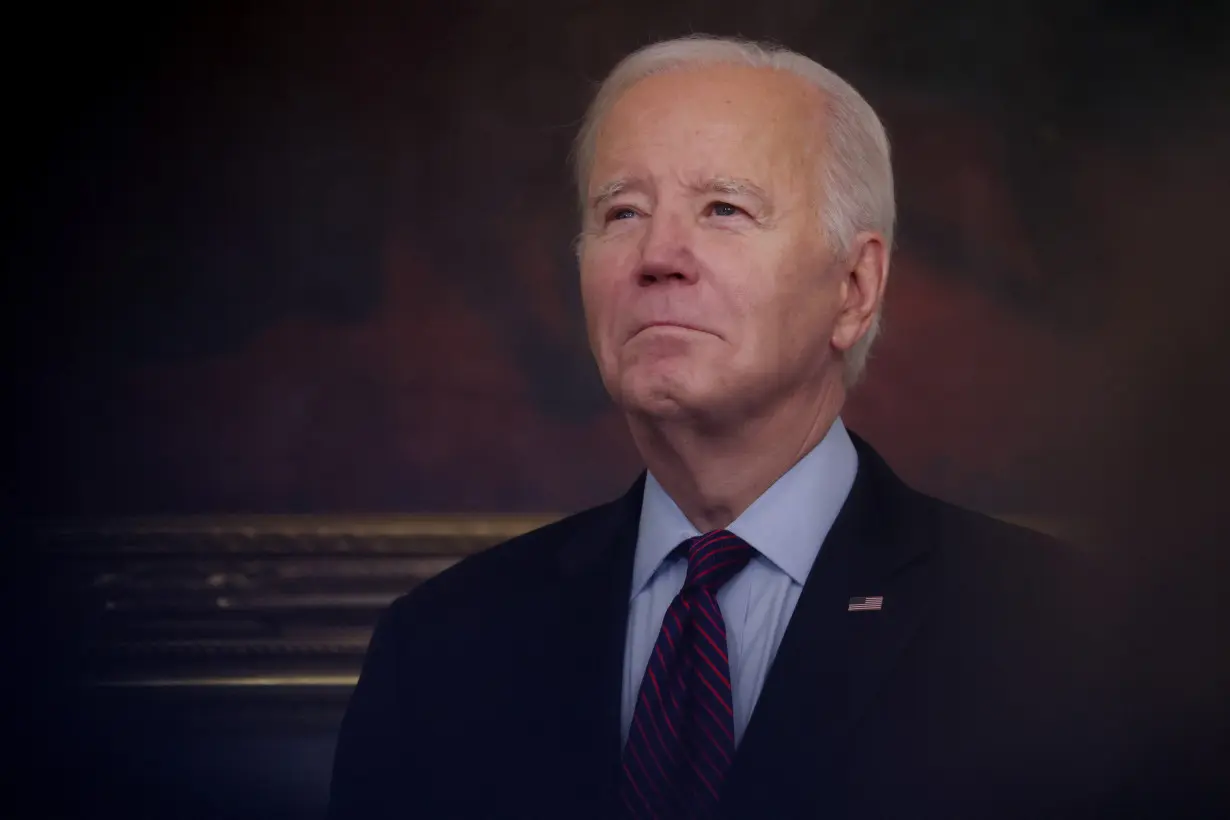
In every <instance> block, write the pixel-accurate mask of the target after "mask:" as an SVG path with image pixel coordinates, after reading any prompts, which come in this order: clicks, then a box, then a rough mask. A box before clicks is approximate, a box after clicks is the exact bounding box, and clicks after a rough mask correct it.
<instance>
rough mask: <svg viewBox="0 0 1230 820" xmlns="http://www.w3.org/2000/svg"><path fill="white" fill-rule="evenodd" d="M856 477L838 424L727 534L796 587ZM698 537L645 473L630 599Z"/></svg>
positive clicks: (849, 444)
mask: <svg viewBox="0 0 1230 820" xmlns="http://www.w3.org/2000/svg"><path fill="white" fill-rule="evenodd" d="M857 472H858V453H857V452H856V451H855V449H854V442H853V441H851V440H850V434H849V433H848V432H847V431H846V428H845V425H844V424H842V422H841V419H837V420H836V421H834V422H833V426H832V427H830V428H829V431H828V433H827V434H826V435H825V437H824V438H823V439H822V440H821V441H820V443H819V444H817V445H816V446H815V447H814V448H813V449H812V450H811V452H809V453H808V454H807V455H805V456H803V458H801V459H799V461H798V463H796V464H795V465H794V466H793V467H791V468H790V469H789V470H788V471H786V473H785V474H784V475H783V476H782V477H781V478H779V479H777V481H775V482H774V483H773V485H772V486H770V487H769V489H767V490H765V492H764V493H763V494H762V495H761V496H760V497H759V498H757V499H756V500H755V501H754V502H752V505H751V506H750V507H748V508H747V509H746V510H744V511H743V514H742V515H740V516H739V517H738V518H736V519H735V520H734V522H733V523H732V524H731V525H730V526H729V527H727V529H728V530H730V531H731V532H733V533H734V534H735V535H737V536H739V537H740V538H742V539H743V540H744V541H746V542H748V543H749V544H751V545H752V546H753V547H755V548H756V551H757V552H758V553H759V554H760V555H761V556H763V557H764V558H765V559H767V560H769V561H770V562H771V563H773V564H774V565H775V566H777V568H778V569H780V570H781V571H782V572H784V573H786V574H787V575H789V576H790V577H791V579H793V580H794V582H795V583H797V584H799V585H802V584H803V583H804V582H805V581H806V580H807V575H808V573H809V572H810V571H811V566H812V563H813V562H814V561H815V560H816V555H818V554H819V552H820V545H821V544H822V543H823V542H824V539H825V537H826V536H827V535H828V532H829V529H830V528H831V527H832V526H833V521H835V520H836V518H837V513H838V512H840V511H841V507H842V505H843V504H845V502H846V496H848V495H849V494H850V488H851V487H852V486H853V485H854V476H855V474H856V473H857ZM700 534H701V533H700V532H699V531H698V530H697V529H696V527H694V526H693V525H692V522H690V521H688V519H687V516H685V515H684V514H683V511H682V510H680V509H679V506H678V505H677V504H675V502H674V500H673V499H672V498H671V497H670V496H669V495H667V493H666V490H664V489H663V488H662V485H661V484H659V483H658V480H657V479H656V478H654V476H653V473H650V474H648V475H647V476H646V477H645V494H644V497H643V499H642V502H641V520H640V529H639V531H638V533H637V541H636V556H635V558H634V559H633V565H632V597H636V596H637V595H638V594H639V593H640V591H641V590H642V589H644V588H645V585H646V584H648V583H649V581H650V579H651V578H653V576H654V574H655V573H656V572H657V571H658V567H659V566H661V564H662V562H663V561H664V560H665V559H666V557H667V556H668V555H670V553H671V551H672V550H674V549H675V547H677V546H679V544H680V543H681V542H682V541H684V540H686V539H688V538H693V537H695V536H697V535H700Z"/></svg>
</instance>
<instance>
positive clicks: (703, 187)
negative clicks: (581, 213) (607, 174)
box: [589, 177, 769, 209]
mask: <svg viewBox="0 0 1230 820" xmlns="http://www.w3.org/2000/svg"><path fill="white" fill-rule="evenodd" d="M646 187H648V185H647V183H646V182H645V180H643V179H640V178H634V177H625V178H622V179H615V180H611V181H610V182H607V183H605V184H604V185H601V186H600V187H599V188H598V190H596V191H595V192H594V194H593V195H592V196H591V197H590V198H589V207H590V208H591V209H596V208H598V207H600V206H601V205H602V204H603V203H604V202H606V201H607V200H609V199H612V198H614V197H616V196H618V195H619V194H622V193H624V192H625V191H636V190H644V189H645V188H646ZM688 190H690V191H692V192H693V193H697V194H722V195H724V196H749V197H752V198H753V199H756V200H757V201H759V202H760V204H761V205H763V206H767V205H768V204H769V196H768V194H766V193H765V191H764V189H763V188H761V187H760V186H759V185H757V184H756V183H754V182H752V181H751V180H750V179H744V178H742V177H710V178H709V179H706V180H702V181H700V182H696V183H692V184H690V185H688Z"/></svg>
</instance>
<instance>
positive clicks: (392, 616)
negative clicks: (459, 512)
mask: <svg viewBox="0 0 1230 820" xmlns="http://www.w3.org/2000/svg"><path fill="white" fill-rule="evenodd" d="M619 503H620V502H619V501H613V502H609V503H607V504H603V505H600V506H597V507H592V508H590V509H588V510H584V511H582V512H579V513H575V514H573V515H570V516H567V517H566V518H563V519H560V520H559V521H555V522H553V523H551V524H547V525H545V526H542V527H539V528H537V529H534V530H531V531H529V532H527V533H524V534H522V535H518V536H516V537H514V538H510V539H508V540H506V541H503V542H500V543H498V544H495V545H494V546H491V547H489V548H487V549H484V550H482V551H481V552H477V553H474V554H473V555H469V556H467V557H466V558H464V559H462V560H461V561H459V562H458V563H456V564H454V565H453V566H451V567H449V568H448V569H446V570H444V571H442V572H440V573H439V574H437V575H435V576H433V577H431V578H428V579H426V580H425V581H423V582H422V583H421V584H419V585H418V586H416V587H415V588H414V589H412V590H410V591H409V592H406V593H405V594H403V595H401V596H400V597H399V598H397V599H396V600H395V601H394V602H393V603H392V604H391V605H390V607H389V609H388V612H387V613H386V616H385V618H386V620H388V621H391V622H392V624H393V625H398V624H401V625H407V624H408V623H409V622H410V621H412V620H413V621H415V622H418V623H432V624H435V625H444V624H447V623H450V622H456V621H458V620H467V619H475V620H477V619H483V618H486V617H487V616H488V614H489V613H490V612H492V611H501V612H508V611H509V604H513V605H514V607H513V608H514V609H520V608H523V607H524V606H525V604H526V602H527V601H530V600H533V599H535V598H541V597H543V596H544V595H547V594H549V593H550V592H551V590H552V588H554V587H557V586H558V584H560V583H561V569H562V567H563V565H564V561H565V559H566V555H567V553H568V552H569V550H570V549H572V548H573V546H574V545H575V544H578V543H584V542H586V541H590V540H593V539H594V538H595V536H596V535H598V534H600V533H601V532H602V531H603V530H604V528H605V527H606V526H608V522H609V521H610V520H611V518H612V517H614V516H617V515H618V513H619V510H618V509H617V508H618V505H619Z"/></svg>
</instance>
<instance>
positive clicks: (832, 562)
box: [331, 38, 1149, 820]
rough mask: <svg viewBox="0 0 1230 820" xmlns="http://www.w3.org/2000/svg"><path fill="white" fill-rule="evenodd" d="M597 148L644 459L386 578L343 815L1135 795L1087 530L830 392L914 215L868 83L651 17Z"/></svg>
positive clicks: (621, 344)
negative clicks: (1041, 530)
mask: <svg viewBox="0 0 1230 820" xmlns="http://www.w3.org/2000/svg"><path fill="white" fill-rule="evenodd" d="M576 156H577V168H576V171H577V181H578V184H579V189H580V199H581V208H582V220H583V230H582V233H581V236H580V240H579V248H578V253H579V258H580V268H581V286H582V293H583V296H584V303H585V311H586V317H587V320H588V328H589V336H590V342H591V345H592V348H593V353H594V357H595V359H596V361H597V364H598V368H599V370H600V371H601V375H602V378H603V381H604V383H605V385H606V387H607V389H608V390H609V392H610V394H611V396H612V397H613V399H614V401H615V402H616V403H617V405H618V406H619V407H620V408H621V409H622V411H623V412H624V413H625V414H626V416H627V420H628V424H629V426H630V428H631V432H632V436H633V438H634V440H635V442H636V445H637V447H638V449H639V451H640V453H641V455H642V457H643V458H644V461H645V464H646V466H647V472H646V473H645V474H644V475H643V476H642V477H641V478H640V479H639V480H638V481H637V482H636V483H635V484H634V485H633V487H632V488H631V489H630V490H629V491H628V492H627V494H626V495H625V496H624V497H623V498H621V499H619V500H617V501H614V502H612V503H610V504H607V505H605V506H602V507H598V508H595V509H591V510H588V511H586V512H582V513H580V514H577V515H574V516H572V517H569V518H566V519H564V520H563V521H560V522H558V523H556V524H553V525H551V526H548V527H545V528H543V529H540V530H537V531H535V532H531V533H529V534H527V535H524V536H521V537H519V538H515V539H513V540H511V541H509V542H507V543H504V544H501V545H499V546H497V547H495V548H493V549H491V550H489V551H486V552H484V553H482V554H480V555H476V556H474V557H472V558H470V559H468V560H466V561H463V562H462V563H460V564H459V565H458V566H456V567H454V568H452V569H450V570H449V571H447V572H444V573H442V574H441V575H439V576H438V577H436V578H433V579H432V580H430V581H429V582H427V583H425V584H423V585H422V586H421V587H420V588H418V589H416V590H414V591H413V592H412V593H410V594H408V595H406V596H405V597H403V598H401V599H400V600H398V601H397V602H396V603H395V604H393V606H392V607H391V609H390V610H389V611H388V613H387V614H386V615H385V617H384V618H383V619H382V621H381V623H380V624H379V626H378V628H377V629H376V632H375V635H374V637H373V639H372V643H371V647H370V650H369V653H368V657H367V660H366V664H365V667H364V669H363V673H362V675H361V678H360V681H359V684H358V686H357V688H356V690H355V692H354V695H353V699H352V702H351V704H350V708H349V711H348V713H347V715H346V718H345V721H344V724H343V727H342V731H341V737H340V742H339V745H338V749H337V757H336V764H335V773H334V782H333V790H332V799H331V812H332V816H333V817H334V818H338V819H339V820H340V819H341V818H375V817H389V818H392V817H398V818H405V817H445V816H447V817H574V818H591V817H602V816H631V817H661V818H667V817H684V816H686V817H691V816H697V817H716V816H726V817H747V818H781V817H796V816H798V817H802V816H815V817H827V818H836V817H846V816H871V817H885V816H891V817H945V818H951V817H979V818H981V817H1004V816H1027V817H1059V816H1082V817H1086V816H1090V813H1091V812H1093V811H1094V810H1096V809H1098V808H1099V807H1103V806H1105V805H1106V802H1105V801H1106V800H1107V799H1108V797H1109V796H1110V795H1113V794H1116V793H1119V794H1123V793H1125V792H1124V791H1123V789H1120V788H1118V787H1117V786H1115V785H1114V784H1115V781H1114V780H1113V775H1114V769H1113V766H1112V765H1111V761H1112V759H1113V754H1112V750H1111V749H1110V748H1108V747H1110V746H1112V745H1113V744H1111V743H1110V742H1109V741H1108V740H1107V738H1109V735H1108V734H1106V732H1107V731H1108V730H1109V722H1103V720H1102V719H1101V718H1100V717H1099V716H1098V715H1099V714H1101V711H1102V710H1097V709H1095V708H1094V706H1095V705H1096V704H1098V703H1099V702H1105V700H1106V699H1105V697H1104V693H1102V692H1100V691H1099V689H1098V687H1097V685H1096V680H1095V678H1094V677H1093V676H1091V674H1090V673H1089V669H1090V668H1091V667H1092V666H1093V664H1092V662H1091V661H1093V660H1094V659H1095V656H1094V655H1093V653H1092V651H1091V647H1092V646H1095V645H1094V644H1093V642H1092V640H1091V635H1090V634H1089V633H1091V632H1092V629H1093V622H1094V620H1095V619H1093V618H1091V617H1090V612H1091V611H1092V605H1091V604H1090V603H1089V602H1088V601H1086V600H1085V596H1087V595H1089V594H1090V593H1091V592H1092V590H1093V587H1092V586H1091V585H1090V584H1089V583H1088V582H1087V581H1086V580H1085V578H1084V577H1083V573H1084V570H1083V569H1081V567H1080V562H1079V559H1078V555H1077V553H1076V552H1075V551H1073V550H1071V549H1070V548H1067V547H1064V546H1062V545H1059V544H1056V543H1053V542H1052V541H1050V540H1048V539H1046V538H1043V537H1041V536H1038V535H1035V534H1032V533H1030V532H1027V531H1024V530H1020V529H1016V528H1013V527H1010V526H1008V525H1006V524H1002V523H999V522H996V521H993V520H991V519H988V518H985V517H982V516H980V515H977V514H974V513H971V512H966V511H963V510H960V509H957V508H955V507H952V506H949V505H947V504H944V503H942V502H940V501H937V500H934V499H931V498H928V497H925V496H923V495H921V494H919V493H917V492H915V491H913V490H911V489H909V488H907V487H906V486H904V485H903V484H902V483H901V482H900V481H899V480H898V479H897V478H895V477H894V475H893V473H892V472H891V471H890V470H889V468H888V467H887V466H886V465H885V463H884V462H883V461H882V460H881V459H880V457H879V456H877V455H876V453H875V452H874V451H873V450H872V449H871V447H870V446H868V445H867V444H866V443H865V442H863V441H862V440H860V439H859V438H857V437H856V436H854V435H853V434H852V433H850V432H848V431H847V430H846V428H845V427H844V426H843V424H842V421H841V418H840V413H841V409H842V405H843V403H844V401H845V399H846V397H847V395H848V393H849V391H850V389H851V387H852V386H853V385H854V384H855V382H856V381H857V379H858V377H859V374H860V372H861V371H862V369H863V366H864V364H865V362H866V359H867V352H868V348H869V346H870V345H871V342H872V339H873V338H874V336H875V333H876V329H877V323H878V317H879V313H880V307H881V304H882V302H883V298H884V292H885V286H886V284H887V282H888V272H889V259H890V255H891V254H890V252H891V248H892V236H893V223H894V200H893V182H892V170H891V166H890V162H889V149H888V142H887V139H886V137H885V133H884V129H883V127H882V126H881V124H880V122H879V120H878V119H877V117H876V115H875V113H874V112H873V111H872V109H871V107H870V106H869V105H868V104H867V102H866V101H864V100H863V99H862V97H860V96H859V94H858V93H857V92H856V91H855V90H854V89H853V88H851V87H850V86H849V85H848V84H847V83H846V82H844V81H843V80H841V79H840V78H839V77H837V76H836V75H834V74H833V73H832V72H830V71H828V70H826V69H825V68H823V67H821V66H820V65H818V64H816V63H815V62H813V61H811V60H810V59H807V58H806V57H803V56H801V55H799V54H795V53H792V52H789V51H786V50H782V49H776V48H769V47H764V46H759V45H756V44H751V43H745V42H741V41H733V40H722V39H712V38H686V39H683V40H676V41H671V42H665V43H659V44H656V45H653V46H650V47H648V48H645V49H642V50H641V51H639V52H637V53H635V54H633V55H631V56H630V57H628V58H627V59H625V60H624V61H623V62H622V63H621V64H620V65H619V66H618V67H616V68H615V70H614V71H613V73H612V74H611V75H610V76H609V77H608V78H607V80H606V81H605V83H604V85H603V86H602V87H601V89H600V91H599V93H598V95H597V97H596V99H595V100H594V102H593V105H592V107H591V109H590V111H589V114H588V117H587V119H586V121H585V124H584V127H583V129H582V131H581V133H580V135H579V138H578V144H577V153H576ZM902 412H903V413H905V412H909V410H908V408H903V409H902ZM1148 794H1149V792H1148V790H1147V788H1145V787H1141V788H1140V789H1139V792H1138V793H1137V795H1136V797H1138V798H1139V797H1142V796H1148ZM1142 805H1143V804H1142Z"/></svg>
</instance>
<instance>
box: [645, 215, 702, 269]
mask: <svg viewBox="0 0 1230 820" xmlns="http://www.w3.org/2000/svg"><path fill="white" fill-rule="evenodd" d="M699 267H700V266H699V263H698V261H697V259H696V254H695V252H694V251H693V238H692V236H691V232H690V231H689V230H688V227H687V225H686V223H685V221H684V220H683V219H681V218H680V217H679V216H677V215H671V214H664V213H659V214H657V215H655V216H654V217H653V218H652V219H651V220H650V224H649V230H647V231H646V232H645V236H644V239H643V240H642V242H641V263H640V265H639V266H638V267H637V269H636V279H637V283H638V284H639V285H641V286H642V287H649V286H651V285H661V284H667V283H675V284H693V283H694V282H696V280H697V275H698V272H699Z"/></svg>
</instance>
